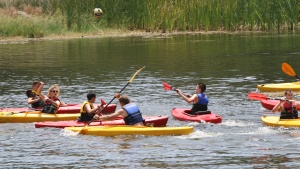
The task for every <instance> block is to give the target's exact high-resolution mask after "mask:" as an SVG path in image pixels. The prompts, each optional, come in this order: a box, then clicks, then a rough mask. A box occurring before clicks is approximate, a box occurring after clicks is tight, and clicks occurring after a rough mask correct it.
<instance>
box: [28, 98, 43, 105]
mask: <svg viewBox="0 0 300 169" xmlns="http://www.w3.org/2000/svg"><path fill="white" fill-rule="evenodd" d="M40 100H41V99H40V98H39V97H37V98H34V97H29V98H28V99H27V102H28V104H33V103H36V102H38V101H40Z"/></svg>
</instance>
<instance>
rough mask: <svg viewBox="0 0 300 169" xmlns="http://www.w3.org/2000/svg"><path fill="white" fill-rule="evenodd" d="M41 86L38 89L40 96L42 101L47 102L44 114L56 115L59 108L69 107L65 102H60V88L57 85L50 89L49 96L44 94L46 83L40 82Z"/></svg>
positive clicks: (43, 110)
mask: <svg viewBox="0 0 300 169" xmlns="http://www.w3.org/2000/svg"><path fill="white" fill-rule="evenodd" d="M40 83H41V85H40V87H39V88H38V91H37V92H38V94H39V95H40V97H41V99H43V100H44V101H45V105H44V106H43V109H42V112H43V113H49V114H55V113H56V112H57V110H58V108H59V107H63V106H67V104H65V103H64V102H63V101H61V100H59V98H58V96H59V95H60V87H59V86H58V85H57V84H54V85H52V86H51V87H50V88H49V89H48V93H47V96H45V95H44V94H42V89H43V87H44V85H45V84H44V83H43V82H40Z"/></svg>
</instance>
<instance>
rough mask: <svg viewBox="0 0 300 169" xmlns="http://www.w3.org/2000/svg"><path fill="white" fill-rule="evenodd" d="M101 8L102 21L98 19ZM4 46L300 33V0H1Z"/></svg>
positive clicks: (0, 27) (1, 33) (1, 35)
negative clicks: (96, 12)
mask: <svg viewBox="0 0 300 169" xmlns="http://www.w3.org/2000/svg"><path fill="white" fill-rule="evenodd" d="M97 7H99V8H101V9H102V11H103V15H102V16H101V18H95V17H94V16H93V13H92V11H93V9H94V8H97ZM0 15H1V17H0V42H7V41H19V40H24V39H31V40H32V39H66V38H83V37H88V38H95V37H114V36H117V37H122V36H167V35H170V34H189V33H192V34H196V33H198V34H199V33H205V34H209V33H236V32H276V33H280V32H282V31H298V30H299V21H300V1H299V0H276V1H273V0H230V1H225V0H224V1H223V0H189V1H186V0H164V1H161V0H101V1H99V0H86V1H82V0H51V1H46V0H45V1H41V0H0Z"/></svg>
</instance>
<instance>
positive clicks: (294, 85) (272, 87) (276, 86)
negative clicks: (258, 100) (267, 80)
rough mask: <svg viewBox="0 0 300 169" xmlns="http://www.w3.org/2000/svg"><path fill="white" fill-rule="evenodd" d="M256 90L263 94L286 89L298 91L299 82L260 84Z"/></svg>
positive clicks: (299, 87)
mask: <svg viewBox="0 0 300 169" xmlns="http://www.w3.org/2000/svg"><path fill="white" fill-rule="evenodd" d="M257 89H258V90H260V91H264V92H276V91H284V90H287V89H290V90H292V91H300V82H291V83H271V84H261V85H257Z"/></svg>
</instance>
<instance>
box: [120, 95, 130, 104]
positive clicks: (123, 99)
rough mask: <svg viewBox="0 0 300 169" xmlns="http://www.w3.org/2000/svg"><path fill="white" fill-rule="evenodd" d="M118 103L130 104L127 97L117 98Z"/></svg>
mask: <svg viewBox="0 0 300 169" xmlns="http://www.w3.org/2000/svg"><path fill="white" fill-rule="evenodd" d="M119 102H122V103H124V104H125V105H126V104H128V103H130V99H129V97H128V96H121V97H120V98H119Z"/></svg>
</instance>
